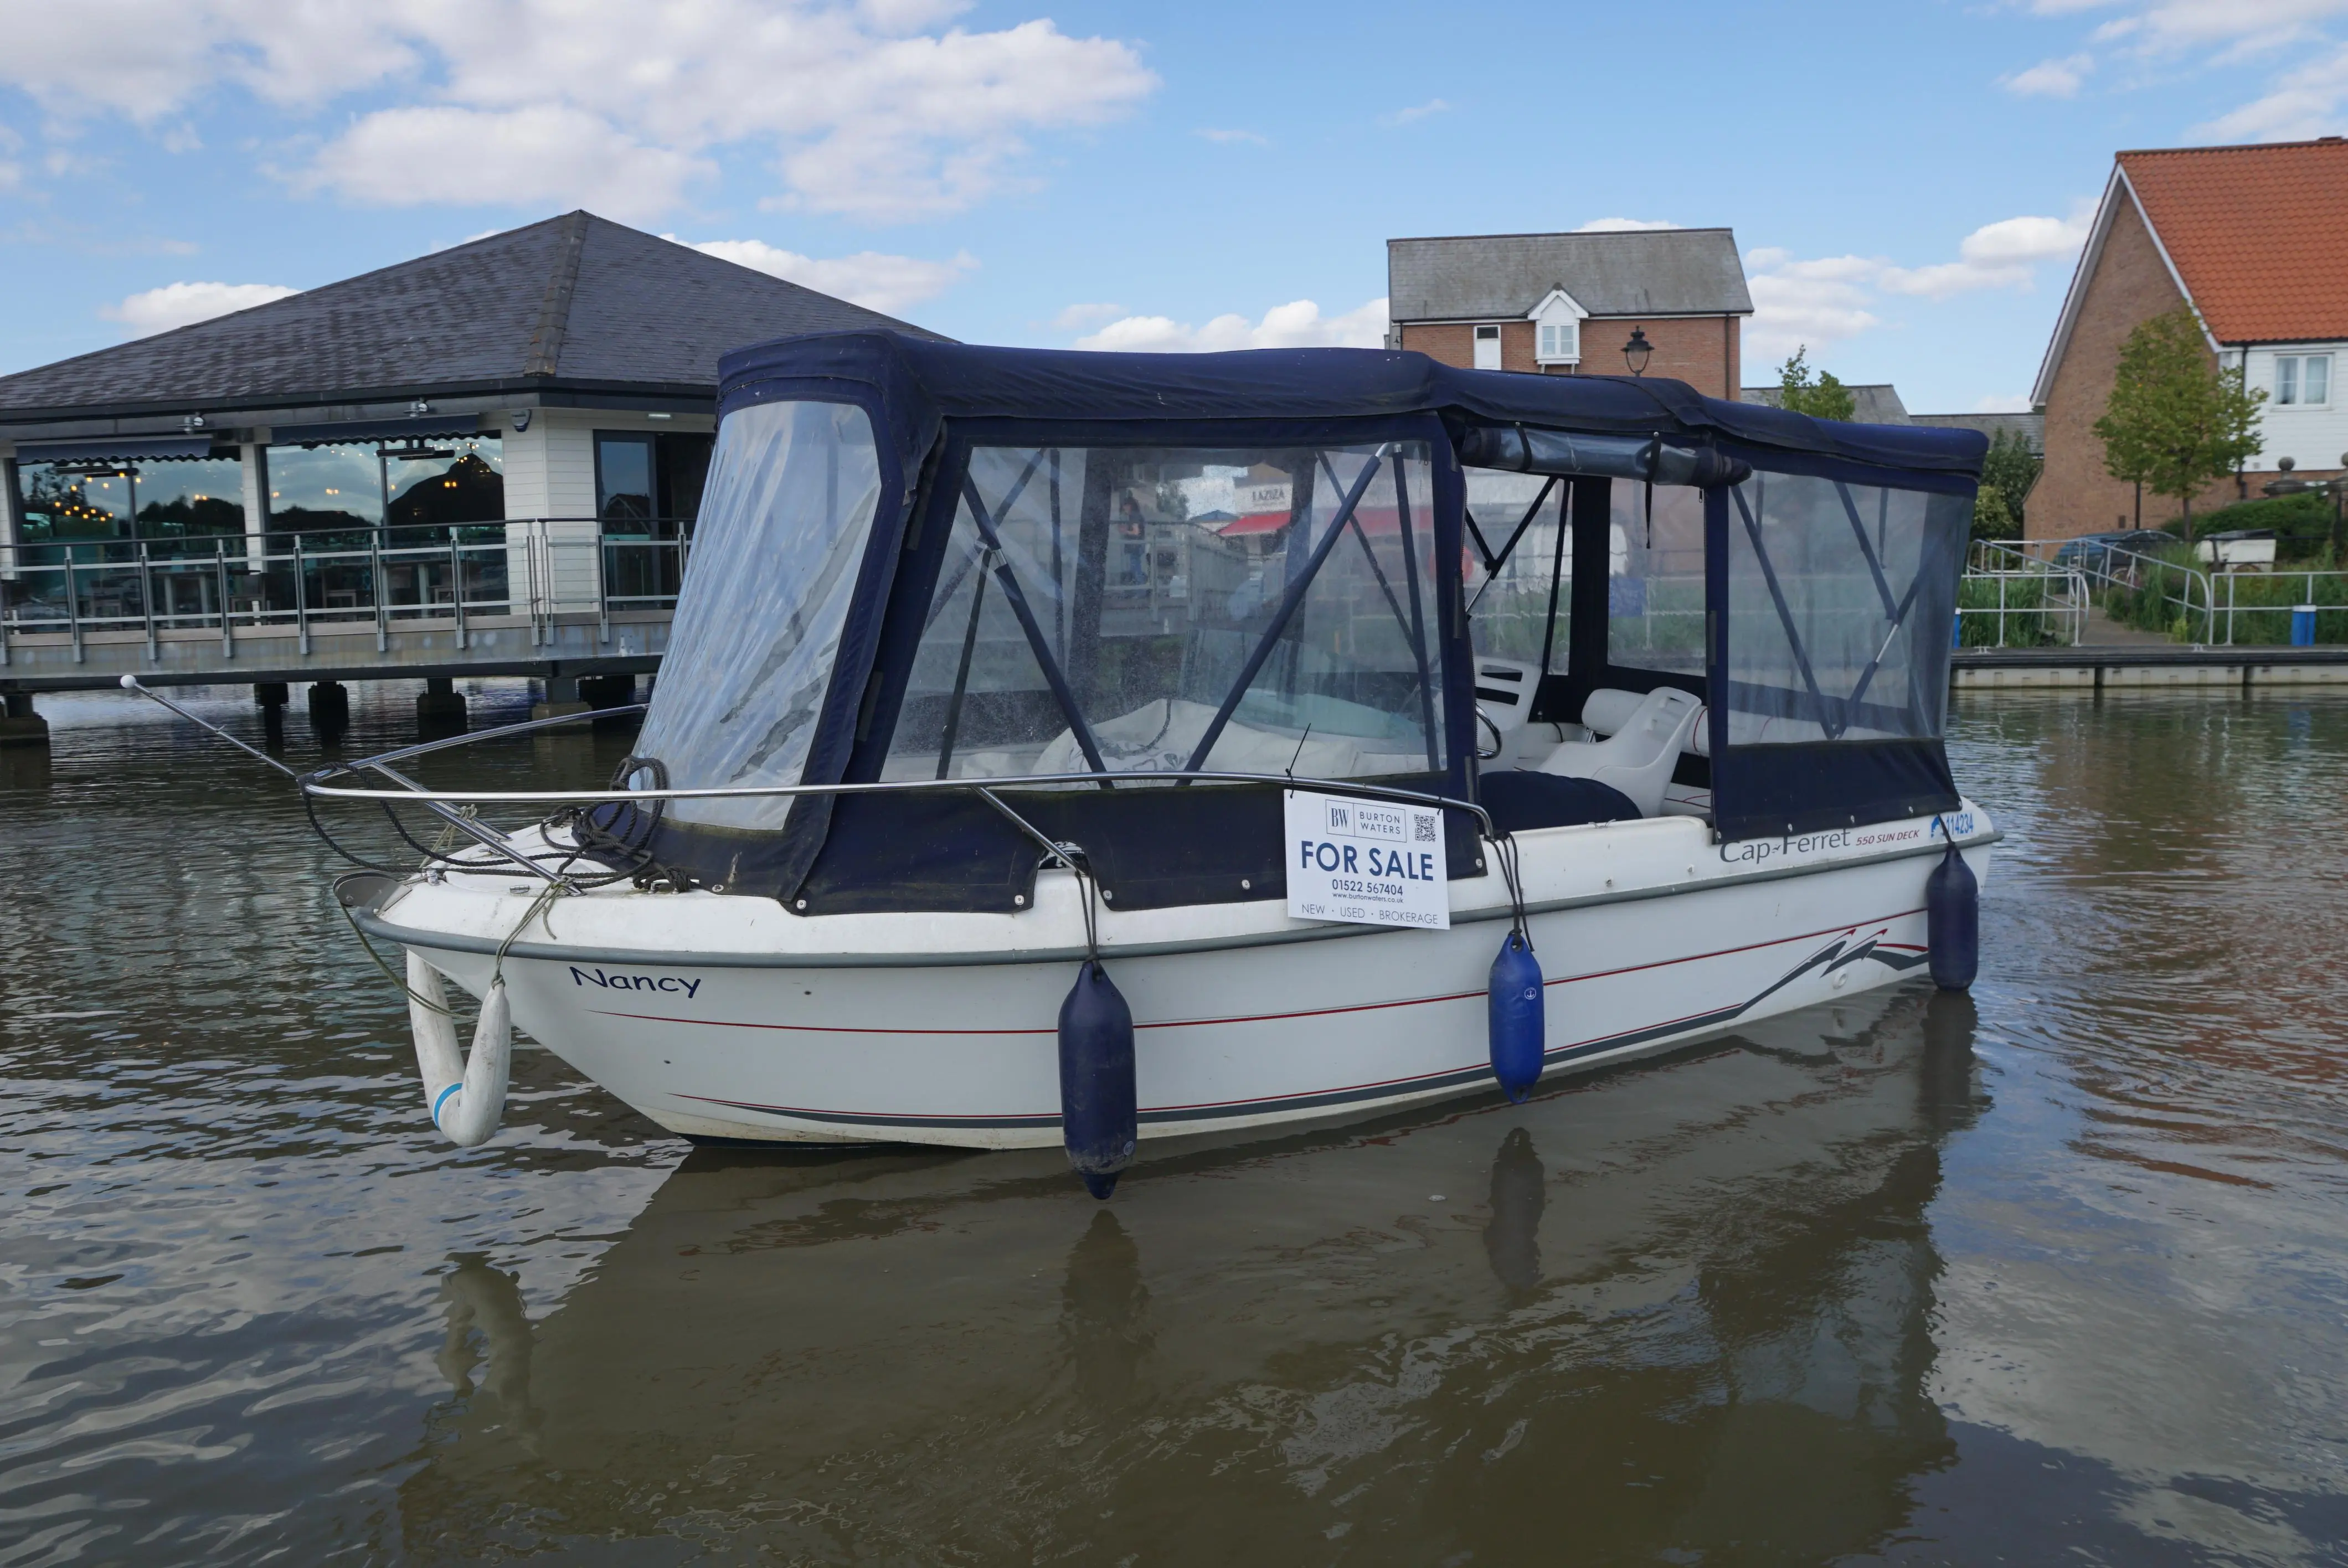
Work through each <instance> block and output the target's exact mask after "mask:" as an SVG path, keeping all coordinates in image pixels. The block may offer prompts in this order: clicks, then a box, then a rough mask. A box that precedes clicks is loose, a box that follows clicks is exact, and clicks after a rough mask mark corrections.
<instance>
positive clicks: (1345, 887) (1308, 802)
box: [1287, 789, 1451, 931]
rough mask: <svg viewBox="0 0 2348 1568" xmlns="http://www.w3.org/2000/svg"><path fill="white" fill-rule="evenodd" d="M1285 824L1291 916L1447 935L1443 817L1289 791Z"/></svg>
mask: <svg viewBox="0 0 2348 1568" xmlns="http://www.w3.org/2000/svg"><path fill="white" fill-rule="evenodd" d="M1287 817H1288V912H1289V913H1290V914H1291V915H1293V916H1295V917H1298V918H1299V919H1304V920H1350V921H1354V922H1356V923H1358V924H1361V925H1365V926H1423V927H1427V928H1428V929H1430V930H1437V931H1447V930H1449V929H1450V928H1451V895H1450V889H1449V886H1448V883H1447V878H1446V876H1445V867H1444V854H1443V813H1442V812H1440V811H1438V810H1437V809H1436V808H1435V807H1433V806H1426V805H1408V804H1396V803H1394V802H1389V801H1382V800H1355V799H1353V798H1351V797H1349V796H1346V795H1341V794H1314V793H1313V792H1312V791H1310V790H1301V789H1292V790H1290V791H1288V792H1287Z"/></svg>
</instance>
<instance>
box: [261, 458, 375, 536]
mask: <svg viewBox="0 0 2348 1568" xmlns="http://www.w3.org/2000/svg"><path fill="white" fill-rule="evenodd" d="M268 464H269V467H268V476H269V528H270V531H271V532H272V533H287V534H299V533H331V532H335V531H336V530H338V529H347V528H374V527H376V525H378V524H380V523H381V522H382V521H383V472H382V467H381V465H380V464H379V463H378V462H377V461H376V446H375V445H374V444H373V443H371V442H370V443H359V442H351V443H348V444H343V443H328V442H322V443H319V444H317V445H315V446H272V447H270V448H269V452H268Z"/></svg>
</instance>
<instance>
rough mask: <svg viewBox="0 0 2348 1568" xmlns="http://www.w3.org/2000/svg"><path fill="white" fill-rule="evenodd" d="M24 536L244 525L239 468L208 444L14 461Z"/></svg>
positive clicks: (200, 531) (154, 534)
mask: <svg viewBox="0 0 2348 1568" xmlns="http://www.w3.org/2000/svg"><path fill="white" fill-rule="evenodd" d="M16 477H17V491H16V496H17V501H18V505H19V507H20V512H21V515H22V517H23V518H24V528H25V534H24V537H25V539H26V542H27V543H34V542H41V541H47V540H59V539H149V540H167V539H182V538H212V537H215V536H218V535H222V534H240V533H242V532H243V530H244V471H243V467H242V465H241V464H240V463H239V462H238V460H237V458H236V457H235V456H233V455H232V454H229V453H222V452H220V451H219V449H217V448H215V450H214V455H212V456H205V457H191V458H136V459H130V460H125V461H117V460H113V459H98V460H95V461H84V462H64V463H41V462H27V463H21V464H19V465H18V466H17V470H16Z"/></svg>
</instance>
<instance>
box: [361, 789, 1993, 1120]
mask: <svg viewBox="0 0 2348 1568" xmlns="http://www.w3.org/2000/svg"><path fill="white" fill-rule="evenodd" d="M1952 826H1953V827H1954V828H1955V830H1956V832H1957V833H1958V835H1959V837H1960V840H1961V842H1962V843H1964V844H1965V845H1966V848H1965V851H1964V852H1965V855H1966V858H1967V860H1968V862H1969V863H1970V864H1971V865H1972V868H1973V870H1974V873H1975V875H1976V876H1982V877H1983V878H1985V877H1986V875H1987V872H1988V860H1989V844H1990V842H1991V841H1992V840H1993V838H1994V836H1995V835H1993V833H1991V832H1990V831H1989V828H1988V824H1987V822H1986V820H1985V819H1984V818H1982V815H1981V814H1980V813H1978V812H1967V813H1961V814H1953V815H1952ZM1519 845H1520V847H1521V856H1522V862H1523V874H1524V883H1525V892H1526V897H1527V902H1528V905H1529V907H1530V909H1531V910H1532V911H1533V913H1532V914H1531V917H1530V920H1529V926H1530V929H1531V932H1532V937H1533V942H1534V947H1535V950H1536V953H1537V956H1538V958H1539V959H1540V965H1541V968H1542V972H1543V975H1544V979H1545V982H1546V994H1547V1036H1548V1068H1547V1071H1548V1072H1549V1073H1551V1074H1554V1073H1557V1072H1559V1071H1563V1070H1569V1069H1576V1068H1585V1067H1589V1066H1592V1065H1596V1064H1599V1063H1602V1062H1609V1061H1619V1060H1622V1059H1623V1058H1626V1057H1629V1056H1632V1055H1634V1054H1638V1053H1642V1052H1649V1051H1654V1050H1663V1049H1668V1048H1670V1047H1673V1046H1676V1045H1680V1044H1684V1043H1686V1042H1688V1041H1691V1040H1699V1039H1702V1038H1704V1037H1705V1036H1708V1035H1714V1034H1718V1033H1721V1032H1723V1031H1725V1030H1729V1029H1732V1028H1735V1027H1736V1026H1738V1025H1741V1024H1745V1023H1748V1022H1750V1021H1752V1020H1758V1019H1762V1018H1766V1017H1769V1016H1772V1015H1774V1014H1777V1013H1782V1012H1786V1011H1788V1010H1790V1009H1796V1008H1799V1007H1803V1006H1806V1005H1808V1004H1810V1003H1813V1002H1818V1001H1822V1000H1826V999H1830V998H1834V997H1838V996H1844V995H1849V994H1850V993H1852V992H1855V991H1859V990H1865V989H1871V988H1873V987H1877V986H1881V985H1886V984H1890V983H1892V982H1895V981H1898V980H1900V979H1903V978H1906V977H1908V976H1910V975H1915V974H1920V973H1921V971H1922V968H1923V965H1924V962H1925V956H1926V928H1925V917H1924V912H1923V907H1924V897H1923V890H1924V880H1925V877H1926V876H1927V875H1928V873H1929V872H1930V871H1931V867H1932V866H1933V865H1934V864H1936V856H1935V855H1934V854H1933V853H1932V851H1933V850H1934V849H1935V848H1936V847H1937V841H1936V839H1935V836H1934V830H1933V827H1932V823H1931V819H1929V818H1927V819H1922V820H1920V821H1917V822H1910V823H1898V824H1883V825H1876V826H1873V827H1869V828H1860V829H1849V830H1838V831H1837V832H1834V833H1828V834H1818V835H1809V836H1808V837H1807V838H1802V839H1793V840H1785V841H1779V840H1764V841H1752V842H1748V843H1745V844H1728V845H1715V844H1714V843H1713V842H1711V838H1710V835H1709V831H1708V830H1707V829H1706V828H1705V827H1704V825H1702V824H1701V823H1699V822H1697V821H1694V820H1693V819H1690V818H1686V817H1660V818H1654V819H1650V820H1647V821H1642V822H1634V823H1622V824H1613V825H1604V826H1598V827H1583V828H1560V829H1551V830H1548V831H1545V832H1540V833H1529V834H1524V835H1519ZM1451 890H1452V907H1453V919H1454V924H1453V926H1452V927H1451V928H1450V929H1449V930H1447V931H1426V930H1387V929H1379V928H1373V927H1330V926H1316V925H1312V924H1309V923H1307V922H1304V921H1300V920H1292V919H1290V918H1289V917H1288V916H1287V915H1286V913H1285V910H1284V907H1283V906H1282V905H1279V904H1272V903H1264V904H1242V905H1219V906H1210V907H1195V908H1187V909H1179V910H1157V911H1128V912H1114V913H1108V914H1107V915H1105V916H1104V917H1103V920H1102V927H1101V941H1102V947H1103V958H1104V961H1105V962H1106V964H1107V968H1108V971H1109V974H1110V975H1111V977H1112V978H1113V979H1115V981H1116V983H1117V987H1118V988H1119V989H1120V990H1122V991H1123V993H1124V995H1125V997H1126V999H1127V1000H1128V1003H1129V1004H1130V1006H1131V1008H1132V1010H1133V1016H1134V1021H1135V1029H1136V1068H1137V1074H1138V1090H1139V1103H1140V1132H1141V1136H1142V1137H1143V1138H1144V1139H1153V1138H1170V1137H1179V1136H1182V1135H1185V1134H1190V1133H1199V1132H1220V1131H1227V1130H1231V1129H1236V1128H1244V1127H1251V1126H1262V1125H1265V1124H1269V1123H1275V1122H1291V1121H1303V1120H1308V1119H1321V1118H1327V1117H1330V1116H1333V1115H1339V1114H1354V1113H1360V1112H1370V1111H1375V1110H1382V1109H1385V1108H1388V1107H1392V1106H1395V1105H1400V1104H1404V1103H1407V1102H1414V1101H1422V1100H1427V1099H1432V1098H1436V1097H1438V1096H1444V1095H1457V1094H1466V1093H1474V1092H1480V1091H1485V1090H1487V1089H1488V1088H1490V1087H1491V1080H1490V1076H1489V1069H1488V1046H1487V1039H1486V1009H1487V1001H1486V980H1487V972H1488V969H1489V968H1490V965H1491V961H1492V958H1493V956H1494V954H1495V952H1496V951H1497V950H1498V946H1499V943H1500V939H1501V938H1502V936H1503V935H1504V933H1505V932H1506V930H1507V903H1506V896H1505V893H1504V891H1503V889H1502V887H1501V885H1500V883H1499V880H1498V877H1497V876H1482V877H1478V878H1471V879H1463V880H1461V881H1458V882H1455V883H1453V884H1452V885H1451ZM529 904H530V893H529V891H528V890H526V889H521V888H511V889H508V888H506V887H504V886H501V885H497V884H492V885H490V886H487V887H484V886H479V883H478V880H477V881H476V885H475V886H466V885H465V883H464V882H463V881H461V880H452V881H448V882H442V883H424V882H411V883H408V884H406V885H403V886H401V887H400V888H399V889H398V890H397V891H396V892H395V893H393V894H392V895H391V896H390V897H387V898H386V899H384V900H383V901H382V903H381V906H380V907H378V908H376V909H375V910H373V911H370V912H368V913H367V914H366V915H364V916H363V917H362V918H363V920H364V921H365V923H366V924H367V925H368V927H369V928H370V929H371V930H373V931H375V932H376V934H378V935H381V936H386V937H389V938H392V939H394V940H397V941H401V942H404V943H406V944H407V946H409V948H411V949H412V950H414V951H416V952H417V953H419V954H421V955H422V956H423V957H424V958H426V959H427V961H428V962H429V963H431V964H432V965H433V966H434V967H435V968H438V969H440V970H442V971H443V972H444V973H446V974H448V976H449V977H450V978H452V979H455V980H456V981H457V982H458V984H460V985H462V986H464V987H466V988H467V989H469V990H471V991H473V992H474V993H475V994H476V995H479V994H480V993H481V992H482V991H484V990H485V989H487V987H488V985H489V978H490V975H491V972H492V969H493V968H494V967H495V965H496V963H497V960H496V958H495V957H494V948H496V946H497V945H498V943H499V942H501V941H503V940H505V939H506V938H508V937H509V936H510V935H512V934H513V928H514V927H515V925H516V924H517V922H518V921H520V918H521V917H522V915H523V913H524V911H525V909H526V908H527V907H528V905H529ZM551 918H552V927H553V930H552V932H551V935H550V933H548V932H547V931H546V930H545V929H544V928H543V927H541V925H540V924H539V923H538V922H536V921H532V922H531V923H530V926H529V927H528V928H527V929H526V930H524V931H523V932H521V933H520V936H519V937H517V938H515V939H514V941H513V943H512V946H511V948H510V951H509V953H508V955H507V956H506V958H504V960H503V975H504V979H505V983H506V987H507V990H508V993H509V995H510V999H511V1003H512V1009H513V1019H514V1022H515V1023H516V1025H517V1026H519V1027H520V1028H521V1029H522V1030H526V1031H527V1032H528V1033H529V1034H530V1036H531V1037H532V1038H534V1039H536V1040H539V1041H540V1042H541V1043H542V1044H544V1045H545V1046H547V1047H548V1048H549V1049H550V1050H553V1051H555V1052H556V1053H557V1054H558V1055H560V1056H561V1057H562V1058H563V1060H565V1061H568V1062H570V1063H571V1064H572V1066H573V1067H575V1068H577V1069H578V1070H579V1071H581V1072H582V1073H584V1074H586V1075H587V1076H588V1077H590V1078H592V1079H593V1080H594V1081H597V1082H598V1083H601V1084H602V1085H603V1086H604V1087H606V1088H608V1089H609V1090H611V1091H613V1093H614V1094H616V1095H618V1096H619V1097H620V1098H621V1099H623V1100H624V1101H625V1102H628V1103H629V1104H630V1105H632V1106H633V1107H634V1108H636V1109H637V1110H639V1111H641V1112H644V1114H645V1115H647V1116H649V1117H651V1118H652V1119H653V1120H654V1121H655V1122H659V1123H660V1124H661V1125H662V1126H664V1127H665V1128H668V1129H669V1130H671V1131H673V1132H680V1133H685V1134H689V1135H693V1136H697V1137H714V1138H728V1139H746V1140H756V1141H765V1142H780V1143H808V1142H815V1143H838V1142H854V1143H867V1142H903V1143H931V1144H946V1145H957V1146H963V1147H971V1148H992V1149H1005V1148H1027V1147H1036V1146H1048V1145H1055V1144H1057V1143H1059V1141H1060V1125H1059V1110H1058V1101H1059V1079H1058V1066H1057V1061H1058V1059H1057V1047H1056V1038H1057V1037H1056V1019H1057V1016H1058V1011H1059V1006H1060V1002H1061V999H1062V998H1063V997H1064V996H1065V995H1066V992H1067V989H1068V987H1069V985H1070V984H1071V982H1072V980H1073V979H1074V976H1075V970H1076V960H1077V958H1078V957H1079V956H1080V947H1079V944H1080V942H1081V937H1080V935H1079V933H1080V932H1081V916H1080V911H1079V909H1078V907H1077V905H1076V887H1075V886H1074V883H1073V879H1072V878H1069V877H1068V876H1066V874H1063V873H1047V874H1045V875H1044V876H1040V877H1039V880H1038V886H1037V892H1036V907H1035V908H1034V909H1033V910H1031V911H1028V912H1026V913H1025V914H1022V915H1018V916H993V915H953V916H941V915H894V916H840V917H819V918H799V917H792V916H790V915H788V914H787V913H785V912H784V911H782V910H781V909H780V908H779V907H778V906H777V905H775V904H774V903H772V902H771V901H766V900H756V899H749V898H728V897H717V896H714V895H707V894H698V893H696V894H684V895H663V894H646V893H637V892H634V891H633V890H628V889H624V888H623V889H622V890H618V891H607V892H599V893H595V894H592V895H589V896H586V897H580V898H573V899H564V900H560V901H558V902H557V904H556V905H555V907H554V909H553V912H552V917H551Z"/></svg>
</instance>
